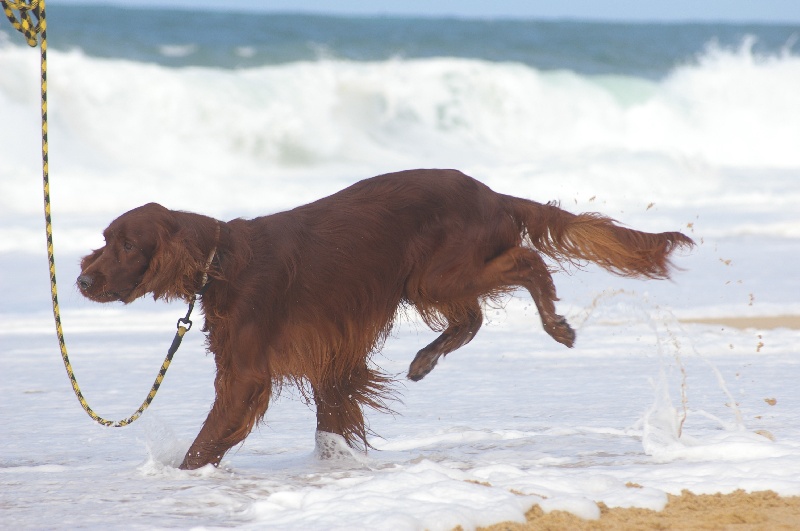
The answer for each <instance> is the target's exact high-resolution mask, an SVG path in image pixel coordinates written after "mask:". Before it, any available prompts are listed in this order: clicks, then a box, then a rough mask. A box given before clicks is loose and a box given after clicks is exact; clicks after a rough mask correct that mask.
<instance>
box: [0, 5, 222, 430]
mask: <svg viewBox="0 0 800 531" xmlns="http://www.w3.org/2000/svg"><path fill="white" fill-rule="evenodd" d="M0 4H2V7H3V12H4V13H5V15H6V18H8V20H9V21H10V22H11V25H12V26H13V27H14V29H16V30H17V31H19V32H20V33H22V34H23V35H24V36H25V39H26V40H27V41H28V45H29V46H31V47H32V48H36V47H37V45H38V44H39V42H38V41H39V39H37V35H38V36H39V37H40V39H41V96H42V97H41V102H42V182H43V185H44V219H45V227H46V233H47V258H48V261H49V263H50V291H51V295H52V301H53V317H54V318H55V325H56V335H57V336H58V344H59V347H60V349H61V358H62V359H63V361H64V368H65V369H66V370H67V376H68V377H69V380H70V382H71V383H72V390H73V391H74V392H75V396H76V397H77V398H78V401H79V402H80V403H81V406H83V409H84V411H86V413H87V414H88V415H89V416H90V417H91V418H92V419H94V420H95V421H96V422H98V423H99V424H102V425H104V426H111V427H115V428H118V427H122V426H127V425H128V424H130V423H131V422H133V421H134V420H136V419H138V418H139V417H140V416H141V415H142V413H143V412H144V410H145V409H147V408H148V407H149V406H150V403H151V402H152V401H153V399H154V398H155V396H156V393H157V392H158V389H159V387H160V386H161V382H162V381H163V380H164V376H165V374H166V373H167V369H168V368H169V365H170V363H172V357H173V356H174V355H175V352H177V350H178V347H179V346H180V344H181V341H182V340H183V336H184V334H185V333H186V332H188V331H189V330H190V329H191V327H192V321H191V320H190V319H189V317H190V315H191V314H192V310H193V309H194V304H195V301H196V300H197V295H195V296H194V297H193V299H192V301H191V302H190V303H189V310H188V312H186V317H182V318H181V319H178V331H177V332H176V333H175V338H174V339H173V340H172V344H171V345H170V347H169V349H168V351H167V356H166V358H164V363H162V364H161V369H160V370H159V371H158V376H156V379H155V382H153V385H152V387H151V388H150V392H149V393H148V394H147V397H146V398H145V399H144V401H143V402H142V405H141V406H139V409H137V410H136V411H135V412H134V413H133V415H131V416H130V417H128V418H125V419H122V420H116V421H114V420H108V419H105V418H103V417H101V416H100V415H98V414H97V413H95V412H94V410H93V409H92V408H91V407H89V404H88V402H87V401H86V398H84V396H83V393H82V392H81V389H80V386H79V385H78V381H77V379H76V378H75V373H74V371H73V370H72V364H71V363H70V361H69V355H68V354H67V344H66V342H65V341H64V331H63V329H62V327H61V312H60V310H59V307H58V288H57V283H56V262H55V253H54V252H53V224H52V219H51V216H50V175H49V171H48V155H47V153H48V147H47V22H46V19H45V0H0ZM15 11H16V12H17V13H18V16H17V15H15V14H14V12H15ZM218 238H219V225H217V239H218ZM215 254H216V246H215V247H214V249H213V250H212V251H211V253H210V255H209V257H208V262H207V263H206V270H205V271H204V273H203V284H202V285H203V288H204V287H205V286H206V284H207V282H208V277H207V272H208V269H209V267H210V266H211V262H212V260H213V259H214V256H215ZM203 288H201V292H202V290H203Z"/></svg>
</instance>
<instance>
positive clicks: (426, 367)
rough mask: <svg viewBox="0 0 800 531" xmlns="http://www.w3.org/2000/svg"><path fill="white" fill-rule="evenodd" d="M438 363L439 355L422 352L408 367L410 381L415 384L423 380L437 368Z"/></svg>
mask: <svg viewBox="0 0 800 531" xmlns="http://www.w3.org/2000/svg"><path fill="white" fill-rule="evenodd" d="M437 361H439V354H438V353H436V352H431V351H426V350H425V349H422V350H420V351H419V352H417V356H416V357H415V358H414V361H412V362H411V365H409V367H408V375H407V376H408V379H409V380H411V381H413V382H418V381H420V380H422V379H423V378H425V376H426V375H427V374H428V373H429V372H431V371H432V370H433V368H434V367H436V362H437Z"/></svg>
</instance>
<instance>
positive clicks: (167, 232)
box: [77, 169, 693, 469]
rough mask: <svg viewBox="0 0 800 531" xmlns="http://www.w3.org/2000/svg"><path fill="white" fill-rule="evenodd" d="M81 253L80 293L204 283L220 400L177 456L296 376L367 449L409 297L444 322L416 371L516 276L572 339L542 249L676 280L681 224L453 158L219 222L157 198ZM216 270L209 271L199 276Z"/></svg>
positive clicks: (245, 417) (230, 438)
mask: <svg viewBox="0 0 800 531" xmlns="http://www.w3.org/2000/svg"><path fill="white" fill-rule="evenodd" d="M104 236H105V241H106V244H105V246H104V247H102V248H101V249H98V250H96V251H94V252H92V253H91V254H89V255H88V256H86V257H85V258H83V260H82V261H81V269H82V272H81V274H80V276H79V277H78V281H77V284H78V287H79V289H80V291H81V292H82V293H83V294H84V295H85V296H86V297H88V298H89V299H91V300H94V301H98V302H111V301H122V302H123V303H129V302H131V301H133V300H134V299H136V298H138V297H141V296H143V295H145V294H147V293H152V294H153V297H154V298H155V299H165V300H171V299H183V300H186V301H189V300H191V299H192V298H193V297H194V296H195V294H197V293H198V292H202V295H201V304H202V307H203V311H204V314H205V327H204V331H206V332H207V336H208V337H207V342H208V349H209V351H210V352H212V353H213V354H214V360H215V362H216V369H217V373H216V378H215V382H214V385H215V392H216V398H215V400H214V404H213V407H212V408H211V411H210V413H209V414H208V418H207V419H206V421H205V423H204V424H203V427H202V429H201V430H200V433H199V434H198V435H197V438H196V439H195V441H194V443H193V444H192V446H191V448H190V449H189V451H188V453H187V454H186V457H185V458H184V460H183V463H182V464H181V468H185V469H193V468H198V467H201V466H204V465H206V464H209V463H211V464H213V465H215V466H217V465H218V464H219V462H220V460H221V459H222V456H223V455H224V454H225V452H227V451H228V450H229V449H230V448H231V447H233V446H234V445H236V444H238V443H239V442H241V441H242V440H244V438H245V437H246V436H247V435H248V434H249V433H250V431H251V430H252V429H253V427H254V426H255V425H256V424H257V423H258V422H259V421H260V420H261V419H262V418H263V416H264V414H265V413H266V411H267V406H268V404H269V401H270V398H271V397H272V396H273V393H276V392H277V391H278V390H279V388H280V386H281V385H282V384H284V383H286V382H290V383H293V384H297V385H298V386H299V387H300V389H301V391H302V392H303V393H307V395H306V396H308V397H310V398H313V401H314V403H315V404H316V408H317V430H318V431H324V432H331V433H336V434H339V435H341V436H342V437H344V439H345V440H346V441H347V443H348V444H350V445H351V446H358V445H362V444H363V445H364V447H367V446H368V444H367V440H366V436H367V429H366V428H365V425H364V417H363V413H362V410H363V409H364V407H365V406H368V407H370V408H374V409H378V410H386V409H387V406H386V401H387V399H388V398H389V397H390V395H391V393H390V391H391V378H390V377H389V376H388V375H386V374H384V373H382V372H381V371H380V370H378V369H376V368H375V367H374V366H372V365H371V364H370V363H369V359H370V355H371V354H373V353H375V352H376V351H379V350H380V349H381V348H382V345H383V342H384V340H385V339H386V338H387V336H388V334H389V332H390V330H391V327H392V323H393V321H394V319H395V316H396V315H397V313H398V309H399V308H401V307H407V306H413V307H414V308H415V309H416V310H417V311H418V312H419V314H420V315H421V317H422V319H423V320H424V321H425V323H426V324H427V325H428V326H430V327H431V328H432V329H434V330H436V331H440V332H441V335H440V336H439V337H438V338H436V339H435V340H434V341H433V342H432V343H431V344H430V345H428V346H426V347H424V348H423V349H422V350H420V351H419V352H418V353H417V355H416V357H415V358H414V360H413V361H412V362H411V366H410V368H409V371H408V378H410V379H411V380H415V381H416V380H420V379H422V378H423V377H425V375H426V374H428V373H429V372H430V371H431V370H432V369H433V368H434V366H435V365H436V362H437V361H438V359H439V357H441V356H444V355H446V354H448V353H450V352H452V351H454V350H456V349H457V348H459V347H461V346H463V345H465V344H467V343H469V341H470V340H472V338H473V337H475V334H476V333H477V332H478V330H479V329H480V327H481V322H482V319H483V316H482V310H481V304H482V302H483V301H485V300H486V299H496V298H498V297H500V296H502V295H503V294H506V293H509V292H511V291H513V290H514V289H515V288H517V287H522V288H525V289H526V290H527V291H528V292H529V293H530V295H531V297H532V298H533V301H534V302H535V303H536V307H537V308H538V310H539V315H540V317H541V321H542V325H543V326H544V330H545V332H547V333H548V334H549V335H550V336H551V337H552V338H553V339H555V340H556V341H558V342H559V343H562V344H564V345H566V346H568V347H571V346H572V344H573V342H574V340H575V332H574V331H573V330H572V328H571V327H570V325H569V324H568V323H567V321H566V320H565V319H564V318H563V317H562V316H560V315H558V314H557V313H556V309H555V305H554V301H556V300H558V299H557V297H556V289H555V286H554V285H553V279H552V277H551V270H550V268H549V267H548V265H547V264H546V262H545V260H544V259H543V256H545V257H547V258H549V259H551V260H553V261H554V262H555V263H558V262H565V261H566V262H575V263H580V262H583V261H589V262H594V263H596V264H598V265H600V266H602V267H603V268H605V269H607V270H608V271H611V272H613V273H616V274H618V275H622V276H626V277H642V278H668V276H669V273H670V267H671V264H670V261H669V256H670V254H671V253H672V252H673V251H674V250H675V249H676V248H679V247H691V246H692V245H693V242H692V240H691V239H690V238H688V237H686V236H684V235H683V234H681V233H679V232H663V233H660V234H650V233H646V232H640V231H636V230H631V229H627V228H624V227H621V226H619V225H617V224H616V223H615V222H614V221H613V220H611V219H609V218H607V217H604V216H602V215H600V214H596V213H586V214H578V215H575V214H570V213H568V212H566V211H564V210H561V209H560V208H558V206H556V205H555V204H552V203H548V204H541V203H536V202H534V201H530V200H527V199H520V198H517V197H513V196H509V195H503V194H499V193H496V192H494V191H492V190H491V189H489V188H488V187H487V186H485V185H484V184H482V183H480V182H478V181H476V180H475V179H473V178H471V177H468V176H466V175H464V174H463V173H460V172H458V171H455V170H436V169H434V170H412V171H404V172H399V173H392V174H387V175H381V176H378V177H373V178H370V179H366V180H363V181H360V182H358V183H356V184H354V185H352V186H350V187H348V188H346V189H344V190H342V191H340V192H337V193H335V194H333V195H331V196H330V197H326V198H323V199H320V200H318V201H315V202H313V203H310V204H308V205H304V206H301V207H298V208H295V209H293V210H289V211H287V212H280V213H277V214H272V215H269V216H264V217H259V218H255V219H250V220H246V219H234V220H232V221H228V222H223V221H219V220H216V219H213V218H210V217H206V216H203V215H199V214H192V213H188V212H178V211H174V210H168V209H166V208H164V207H163V206H160V205H158V204H155V203H150V204H147V205H144V206H142V207H139V208H136V209H134V210H131V211H130V212H127V213H125V214H123V215H122V216H120V217H119V218H117V219H116V220H114V221H113V222H112V223H111V225H109V227H108V228H107V229H106V230H105V232H104ZM206 276H207V283H205V282H204V278H206Z"/></svg>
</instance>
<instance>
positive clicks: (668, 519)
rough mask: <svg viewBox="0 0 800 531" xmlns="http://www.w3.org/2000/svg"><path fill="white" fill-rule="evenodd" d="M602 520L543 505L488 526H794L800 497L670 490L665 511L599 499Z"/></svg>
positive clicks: (614, 530) (691, 530)
mask: <svg viewBox="0 0 800 531" xmlns="http://www.w3.org/2000/svg"><path fill="white" fill-rule="evenodd" d="M599 507H600V519H599V520H583V519H581V518H578V517H577V516H574V515H572V514H569V513H566V512H563V511H553V512H551V513H549V514H544V512H543V511H542V510H541V509H540V508H539V506H538V505H536V506H534V507H533V508H531V509H530V510H529V511H528V512H527V514H526V515H525V517H526V519H527V522H526V523H524V524H517V523H513V522H504V523H500V524H495V525H493V526H490V527H482V528H480V529H482V530H486V531H523V530H524V531H532V530H536V531H545V530H547V531H555V530H569V531H650V530H654V529H659V530H675V531H699V530H714V531H716V530H726V531H775V530H782V531H789V530H798V529H800V497H798V496H793V497H780V496H778V495H777V494H775V493H774V492H772V491H763V492H754V493H746V492H744V491H741V490H738V491H736V492H732V493H730V494H724V495H723V494H703V495H695V494H692V493H690V492H688V491H683V493H681V495H680V496H673V495H669V501H668V503H667V506H666V507H665V508H664V510H663V511H651V510H649V509H609V508H608V507H606V506H605V505H604V504H603V503H600V504H599Z"/></svg>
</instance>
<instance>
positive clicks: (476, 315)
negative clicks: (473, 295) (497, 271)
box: [408, 299, 483, 382]
mask: <svg viewBox="0 0 800 531" xmlns="http://www.w3.org/2000/svg"><path fill="white" fill-rule="evenodd" d="M458 313H459V314H460V315H458V316H456V315H453V314H450V315H445V316H444V317H445V318H446V319H447V322H448V326H447V328H446V329H445V331H444V332H442V334H441V335H440V336H439V337H437V338H436V339H435V340H434V341H433V342H432V343H431V344H430V345H428V346H426V347H425V348H423V349H422V350H420V351H419V352H417V355H416V357H415V358H414V361H412V362H411V366H410V367H409V369H408V378H409V379H410V380H413V381H415V382H417V381H419V380H422V379H423V378H424V377H425V375H427V374H428V373H429V372H431V371H432V370H433V368H434V367H435V366H436V363H437V362H438V361H439V358H440V357H441V356H444V355H447V354H449V353H450V352H453V351H454V350H456V349H458V348H461V347H463V346H464V345H466V344H467V343H469V342H470V341H472V338H473V337H475V334H477V333H478V330H480V328H481V324H483V312H482V311H481V306H480V303H479V302H478V300H477V299H473V300H470V301H469V303H468V304H466V305H464V306H463V307H462V311H461V312H458Z"/></svg>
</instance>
